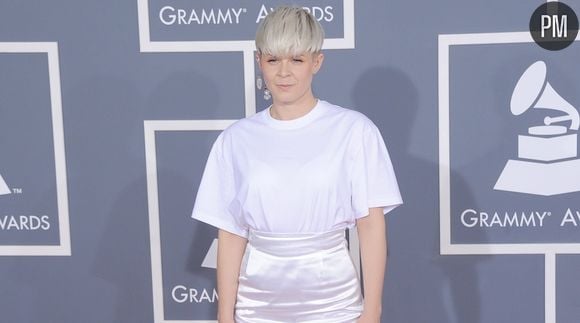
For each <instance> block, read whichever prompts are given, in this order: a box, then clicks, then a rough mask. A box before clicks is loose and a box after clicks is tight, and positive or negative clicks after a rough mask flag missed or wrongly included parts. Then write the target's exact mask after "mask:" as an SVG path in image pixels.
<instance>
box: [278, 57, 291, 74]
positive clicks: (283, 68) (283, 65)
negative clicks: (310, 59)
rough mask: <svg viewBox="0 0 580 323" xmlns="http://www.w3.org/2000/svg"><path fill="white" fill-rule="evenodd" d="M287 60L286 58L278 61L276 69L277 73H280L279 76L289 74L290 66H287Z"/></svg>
mask: <svg viewBox="0 0 580 323" xmlns="http://www.w3.org/2000/svg"><path fill="white" fill-rule="evenodd" d="M289 64H290V63H289V62H287V61H286V60H282V61H281V62H280V69H279V70H278V74H280V76H287V75H289V74H290V66H289Z"/></svg>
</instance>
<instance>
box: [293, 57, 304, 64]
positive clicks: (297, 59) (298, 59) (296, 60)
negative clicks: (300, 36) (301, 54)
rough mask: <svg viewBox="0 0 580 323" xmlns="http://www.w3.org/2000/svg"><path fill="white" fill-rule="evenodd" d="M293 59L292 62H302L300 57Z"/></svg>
mask: <svg viewBox="0 0 580 323" xmlns="http://www.w3.org/2000/svg"><path fill="white" fill-rule="evenodd" d="M293 61H294V62H297V63H302V62H303V60H302V58H294V59H293Z"/></svg>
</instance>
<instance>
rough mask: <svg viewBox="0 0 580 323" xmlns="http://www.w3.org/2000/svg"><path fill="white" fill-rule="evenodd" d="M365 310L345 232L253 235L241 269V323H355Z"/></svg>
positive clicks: (238, 320) (238, 318)
mask: <svg viewBox="0 0 580 323" xmlns="http://www.w3.org/2000/svg"><path fill="white" fill-rule="evenodd" d="M362 309H363V304H362V295H361V289H360V281H359V278H358V275H357V273H356V269H355V267H354V264H353V262H352V260H351V258H350V255H349V252H348V249H347V244H346V240H345V237H344V230H337V231H331V232H325V233H314V234H312V233H306V234H305V233H298V234H286V233H283V234H280V233H266V232H257V231H252V230H251V231H250V233H249V237H248V244H247V246H246V251H245V253H244V257H243V259H242V264H241V267H240V277H239V287H238V294H237V301H236V306H235V318H236V323H273V322H277V323H278V322H283V323H289V322H309V323H315V322H316V323H323V322H324V323H342V322H345V323H346V322H348V323H354V322H356V320H357V318H358V317H359V316H360V315H361V312H362Z"/></svg>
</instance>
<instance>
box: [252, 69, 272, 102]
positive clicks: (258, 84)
mask: <svg viewBox="0 0 580 323" xmlns="http://www.w3.org/2000/svg"><path fill="white" fill-rule="evenodd" d="M256 87H257V88H258V90H261V89H262V88H264V100H266V101H268V100H270V99H271V98H272V93H270V90H268V88H267V87H266V85H265V84H264V80H263V79H262V75H258V77H256Z"/></svg>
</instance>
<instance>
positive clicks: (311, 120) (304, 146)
mask: <svg viewBox="0 0 580 323" xmlns="http://www.w3.org/2000/svg"><path fill="white" fill-rule="evenodd" d="M402 203H403V201H402V199H401V194H400V192H399V187H398V185H397V180H396V178H395V173H394V171H393V166H392V164H391V160H390V158H389V154H388V152H387V147H386V146H385V143H384V141H383V137H382V136H381V134H380V131H379V129H378V128H377V126H376V125H375V124H374V123H373V122H372V121H371V120H370V119H369V118H368V117H367V116H365V115H364V114H362V113H360V112H358V111H355V110H351V109H345V108H342V107H339V106H336V105H332V104H330V103H328V102H326V101H322V100H319V101H318V103H317V104H316V106H315V107H314V108H313V109H312V110H310V111H309V112H308V113H307V114H305V115H304V116H301V117H299V118H296V119H292V120H278V119H275V118H273V117H272V116H271V115H270V108H267V109H264V110H262V111H260V112H258V113H256V114H254V115H253V116H250V117H247V118H244V119H240V120H238V121H236V122H234V123H233V124H231V125H230V126H228V127H227V128H226V129H225V130H223V131H222V132H221V133H220V134H219V136H218V137H217V139H216V141H215V142H214V144H213V146H212V148H211V151H210V153H209V157H208V160H207V163H206V165H205V169H204V172H203V175H202V179H201V183H200V185H199V189H198V191H197V196H196V198H195V204H194V207H193V213H192V217H193V218H194V219H197V220H200V221H203V222H205V223H208V224H210V225H212V226H215V227H217V228H220V229H223V230H225V231H228V232H231V233H234V234H237V235H240V236H242V237H247V236H248V229H249V228H252V229H254V230H258V231H265V232H277V233H302V232H305V233H306V232H308V233H315V232H327V231H331V230H335V229H340V228H347V227H349V228H350V227H353V226H354V225H355V220H356V219H358V218H361V217H364V216H367V215H368V213H369V212H368V211H369V210H368V209H369V207H383V213H387V212H389V211H390V210H392V209H394V208H395V207H396V206H398V205H401V204H402Z"/></svg>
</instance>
